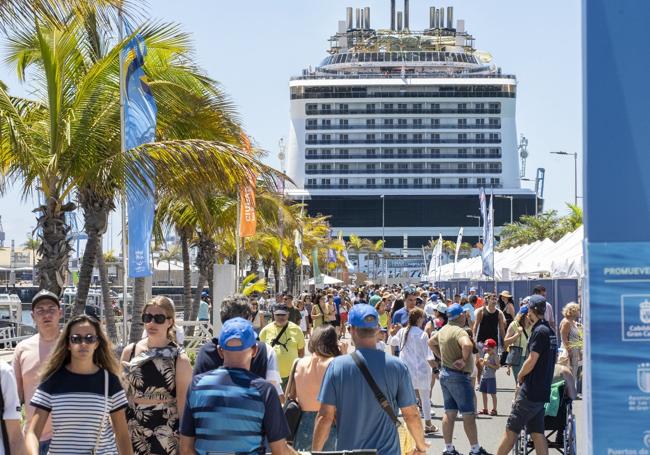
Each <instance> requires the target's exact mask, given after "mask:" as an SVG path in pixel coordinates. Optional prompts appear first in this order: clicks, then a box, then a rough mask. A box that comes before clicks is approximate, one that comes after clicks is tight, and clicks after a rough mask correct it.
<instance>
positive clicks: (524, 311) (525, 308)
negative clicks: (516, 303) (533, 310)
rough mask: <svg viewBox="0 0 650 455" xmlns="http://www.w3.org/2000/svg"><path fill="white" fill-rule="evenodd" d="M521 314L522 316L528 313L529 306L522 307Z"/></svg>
mask: <svg viewBox="0 0 650 455" xmlns="http://www.w3.org/2000/svg"><path fill="white" fill-rule="evenodd" d="M519 313H521V314H526V313H528V306H527V305H522V307H521V308H519Z"/></svg>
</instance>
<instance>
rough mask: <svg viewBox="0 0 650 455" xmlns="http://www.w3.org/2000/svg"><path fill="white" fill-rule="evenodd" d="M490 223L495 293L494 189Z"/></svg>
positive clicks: (491, 200)
mask: <svg viewBox="0 0 650 455" xmlns="http://www.w3.org/2000/svg"><path fill="white" fill-rule="evenodd" d="M490 209H491V210H490V223H491V224H492V278H493V279H494V293H495V294H496V293H497V271H496V269H495V268H494V257H495V256H496V253H495V252H494V250H495V247H496V245H495V242H494V189H492V197H491V198H490Z"/></svg>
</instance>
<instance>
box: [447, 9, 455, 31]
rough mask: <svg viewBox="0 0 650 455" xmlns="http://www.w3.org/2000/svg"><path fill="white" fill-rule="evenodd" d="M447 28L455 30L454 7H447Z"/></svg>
mask: <svg viewBox="0 0 650 455" xmlns="http://www.w3.org/2000/svg"><path fill="white" fill-rule="evenodd" d="M447 28H454V7H453V6H448V7H447Z"/></svg>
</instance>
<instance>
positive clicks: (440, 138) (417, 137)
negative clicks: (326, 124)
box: [305, 133, 501, 144]
mask: <svg viewBox="0 0 650 455" xmlns="http://www.w3.org/2000/svg"><path fill="white" fill-rule="evenodd" d="M375 142H389V143H390V142H401V143H407V142H411V143H419V142H432V143H463V142H474V143H482V142H487V143H493V144H494V143H499V142H501V136H500V134H499V133H487V134H486V133H458V134H451V133H450V134H440V133H431V134H424V133H413V134H406V133H397V134H393V133H382V134H375V133H368V134H366V135H365V136H364V135H354V136H352V137H350V135H349V134H320V135H319V134H307V135H306V140H305V143H307V144H328V143H332V144H333V143H339V144H373V143H375Z"/></svg>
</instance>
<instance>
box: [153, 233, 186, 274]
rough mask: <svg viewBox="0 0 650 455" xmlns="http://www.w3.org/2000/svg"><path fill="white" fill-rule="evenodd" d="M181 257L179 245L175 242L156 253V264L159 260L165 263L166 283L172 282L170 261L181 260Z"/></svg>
mask: <svg viewBox="0 0 650 455" xmlns="http://www.w3.org/2000/svg"><path fill="white" fill-rule="evenodd" d="M182 259H183V255H182V251H181V246H180V245H179V244H177V243H175V244H173V245H172V246H171V247H169V248H166V249H164V250H160V251H159V253H158V261H157V262H156V263H157V264H160V263H161V262H166V263H167V284H171V282H172V271H171V261H181V260H182Z"/></svg>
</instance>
